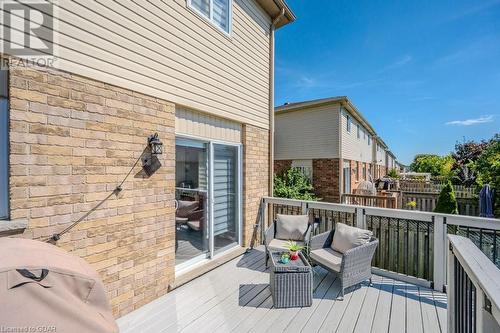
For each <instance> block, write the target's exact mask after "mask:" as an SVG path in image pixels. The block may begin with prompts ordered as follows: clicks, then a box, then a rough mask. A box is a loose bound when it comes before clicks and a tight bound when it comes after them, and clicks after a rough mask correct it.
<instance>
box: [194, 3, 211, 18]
mask: <svg viewBox="0 0 500 333" xmlns="http://www.w3.org/2000/svg"><path fill="white" fill-rule="evenodd" d="M191 6H193V7H194V8H195V9H196V10H198V11H199V12H200V13H202V14H203V15H205V16H206V17H208V18H210V0H191Z"/></svg>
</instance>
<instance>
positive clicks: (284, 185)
mask: <svg viewBox="0 0 500 333" xmlns="http://www.w3.org/2000/svg"><path fill="white" fill-rule="evenodd" d="M313 189H314V188H313V186H312V185H311V182H310V181H309V179H308V178H307V177H306V176H305V175H304V174H303V173H302V172H301V171H300V169H298V168H290V169H288V170H286V171H285V172H283V173H282V174H280V175H275V176H274V196H275V197H279V198H288V199H297V200H316V197H315V195H314V193H313Z"/></svg>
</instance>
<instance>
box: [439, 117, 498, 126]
mask: <svg viewBox="0 0 500 333" xmlns="http://www.w3.org/2000/svg"><path fill="white" fill-rule="evenodd" d="M491 122H493V116H492V115H490V116H481V117H479V118H474V119H465V120H453V121H449V122H447V123H446V125H457V126H471V125H477V124H484V123H491Z"/></svg>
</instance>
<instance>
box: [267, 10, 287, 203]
mask: <svg viewBox="0 0 500 333" xmlns="http://www.w3.org/2000/svg"><path fill="white" fill-rule="evenodd" d="M278 6H280V13H279V14H278V15H277V16H276V17H275V18H274V19H273V21H272V23H271V28H270V38H269V196H271V197H272V196H273V180H274V32H275V30H276V25H277V24H278V22H279V21H280V20H281V18H283V16H285V7H284V6H283V5H282V4H279V5H278Z"/></svg>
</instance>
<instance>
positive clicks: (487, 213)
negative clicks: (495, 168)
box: [479, 184, 495, 217]
mask: <svg viewBox="0 0 500 333" xmlns="http://www.w3.org/2000/svg"><path fill="white" fill-rule="evenodd" d="M479 216H481V217H495V216H494V215H493V191H492V190H491V187H490V185H489V184H486V185H484V186H483V188H482V189H481V191H480V192H479Z"/></svg>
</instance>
